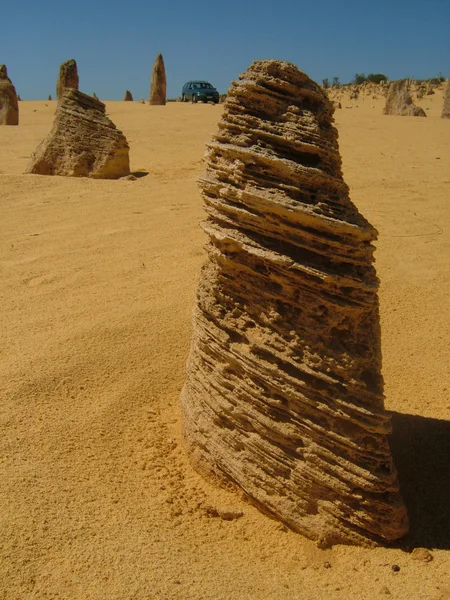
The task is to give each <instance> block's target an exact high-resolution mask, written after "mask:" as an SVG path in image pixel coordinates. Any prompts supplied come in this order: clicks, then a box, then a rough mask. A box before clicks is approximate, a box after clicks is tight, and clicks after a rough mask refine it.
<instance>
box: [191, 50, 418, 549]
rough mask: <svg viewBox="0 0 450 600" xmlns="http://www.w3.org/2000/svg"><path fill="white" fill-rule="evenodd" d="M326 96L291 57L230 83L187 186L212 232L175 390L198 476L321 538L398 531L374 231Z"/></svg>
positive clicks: (400, 519) (399, 506) (375, 538)
mask: <svg viewBox="0 0 450 600" xmlns="http://www.w3.org/2000/svg"><path fill="white" fill-rule="evenodd" d="M333 110H334V109H333V106H332V104H331V103H330V101H329V100H328V99H327V97H326V95H325V94H324V92H323V91H322V90H321V88H320V87H319V86H318V85H317V84H316V83H315V82H313V81H312V80H311V79H310V78H309V77H308V76H307V75H306V74H305V73H303V72H302V71H300V70H298V69H297V68H296V67H295V66H294V65H292V64H290V63H287V62H279V61H275V60H269V61H255V62H254V63H253V64H252V65H251V66H250V67H249V69H248V70H247V71H246V72H245V73H244V74H243V75H241V76H240V79H239V81H237V82H235V83H233V84H232V87H231V89H230V91H229V94H228V98H227V100H226V102H225V107H224V113H223V118H222V120H221V122H220V123H219V128H218V131H217V133H216V135H215V136H214V138H213V141H212V142H211V143H210V144H209V145H208V149H207V154H206V166H207V168H206V173H205V175H204V176H203V177H202V178H201V179H200V180H199V184H200V188H201V191H202V196H203V199H204V202H205V207H206V212H207V221H206V222H205V223H204V229H205V231H206V232H207V234H208V236H209V241H208V244H207V253H208V257H207V262H206V264H205V265H204V266H203V269H202V271H201V275H200V281H199V286H198V291H197V299H196V306H195V311H194V334H193V340H192V346H191V351H190V356H189V359H188V364H187V379H186V383H185V386H184V389H183V392H182V397H181V401H182V411H183V422H184V433H185V438H186V441H187V446H188V450H189V453H190V456H191V459H192V461H193V463H194V465H195V466H196V468H197V469H198V470H200V471H201V472H203V473H204V474H208V475H211V476H213V477H214V478H216V479H219V480H220V481H222V482H225V483H226V484H228V485H230V484H231V486H232V487H235V488H236V489H237V490H238V491H240V492H241V493H242V492H244V494H245V496H246V497H247V498H248V499H250V501H251V502H253V503H254V504H256V505H257V506H258V507H259V508H260V509H261V510H263V511H264V512H267V513H270V514H271V515H272V516H275V517H276V518H278V519H280V520H281V521H283V522H284V523H286V524H287V525H288V526H289V527H291V528H292V529H294V530H296V531H298V532H300V533H302V534H304V535H305V536H307V537H309V538H311V539H314V540H317V541H318V542H319V544H320V545H323V546H325V545H329V544H333V543H349V544H363V545H372V544H376V543H383V542H385V541H390V540H395V539H397V538H399V537H401V536H402V535H403V534H404V533H406V531H407V526H408V525H407V516H406V511H405V508H404V505H403V502H402V500H401V497H400V495H399V485H398V480H397V474H396V470H395V467H394V465H393V462H392V457H391V452H390V448H389V445H388V442H387V439H386V436H387V435H388V434H389V433H390V431H391V425H390V419H389V416H388V415H387V414H386V413H385V410H384V400H383V381H382V376H381V351H380V326H379V312H378V296H377V289H378V280H377V276H376V273H375V269H374V267H373V252H374V246H373V242H374V240H375V239H376V236H377V232H376V230H375V229H374V228H373V227H372V226H371V225H370V224H369V223H368V222H367V221H366V219H364V217H363V216H362V215H361V214H360V213H359V212H358V210H357V208H356V207H355V205H354V204H353V203H352V202H351V201H350V198H349V190H348V187H347V185H346V184H345V182H344V180H343V178H342V172H341V158H340V155H339V149H338V141H337V137H338V136H337V131H336V129H335V128H334V126H333Z"/></svg>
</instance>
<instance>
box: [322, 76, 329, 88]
mask: <svg viewBox="0 0 450 600" xmlns="http://www.w3.org/2000/svg"><path fill="white" fill-rule="evenodd" d="M322 87H323V89H324V90H327V89H328V88H329V87H330V82H329V81H328V77H326V78H325V79H322Z"/></svg>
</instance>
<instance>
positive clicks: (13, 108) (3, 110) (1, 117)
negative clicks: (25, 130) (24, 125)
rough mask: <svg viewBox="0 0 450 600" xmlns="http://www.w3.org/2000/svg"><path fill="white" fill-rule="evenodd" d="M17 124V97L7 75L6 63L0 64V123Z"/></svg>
mask: <svg viewBox="0 0 450 600" xmlns="http://www.w3.org/2000/svg"><path fill="white" fill-rule="evenodd" d="M18 124H19V99H18V96H17V94H16V88H15V87H14V86H13V84H12V81H11V79H10V78H9V77H8V69H7V68H6V65H0V125H18Z"/></svg>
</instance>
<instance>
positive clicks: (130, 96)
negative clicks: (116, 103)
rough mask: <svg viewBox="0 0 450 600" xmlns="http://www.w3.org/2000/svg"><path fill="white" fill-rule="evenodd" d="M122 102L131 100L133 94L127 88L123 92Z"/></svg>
mask: <svg viewBox="0 0 450 600" xmlns="http://www.w3.org/2000/svg"><path fill="white" fill-rule="evenodd" d="M123 101H124V102H133V94H132V93H131V92H129V91H128V90H127V91H126V92H125V96H124V98H123Z"/></svg>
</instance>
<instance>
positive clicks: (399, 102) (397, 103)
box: [383, 79, 427, 117]
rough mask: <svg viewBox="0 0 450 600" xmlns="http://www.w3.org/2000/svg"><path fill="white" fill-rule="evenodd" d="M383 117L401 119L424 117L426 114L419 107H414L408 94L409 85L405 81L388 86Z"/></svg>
mask: <svg viewBox="0 0 450 600" xmlns="http://www.w3.org/2000/svg"><path fill="white" fill-rule="evenodd" d="M383 114H384V115H398V116H402V117H426V116H427V115H426V112H425V111H424V110H423V108H420V106H416V105H415V104H414V102H413V99H412V97H411V94H410V93H409V85H408V81H407V80H406V79H400V80H399V81H393V82H392V83H391V84H390V86H389V91H388V95H387V97H386V105H385V107H384V110H383Z"/></svg>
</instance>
